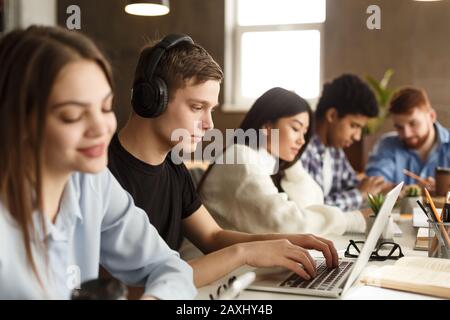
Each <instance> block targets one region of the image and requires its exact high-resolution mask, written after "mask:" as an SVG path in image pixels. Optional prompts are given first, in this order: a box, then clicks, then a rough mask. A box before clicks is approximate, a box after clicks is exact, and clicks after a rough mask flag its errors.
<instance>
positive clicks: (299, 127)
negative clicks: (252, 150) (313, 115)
mask: <svg viewBox="0 0 450 320" xmlns="http://www.w3.org/2000/svg"><path fill="white" fill-rule="evenodd" d="M308 127H309V115H308V113H307V112H302V113H298V114H296V115H294V116H291V117H284V118H280V119H278V120H277V122H276V123H275V124H274V125H270V124H269V125H266V126H265V127H264V128H265V129H268V139H267V149H268V151H269V152H270V153H271V154H273V155H275V156H277V157H278V158H280V159H281V160H283V161H287V162H290V161H293V160H294V159H295V157H296V156H297V155H298V153H299V152H300V150H301V149H302V147H303V146H304V145H305V135H306V133H307V131H308ZM270 129H278V130H279V148H278V149H279V150H278V151H275V150H271V148H270V147H271V145H272V141H271V139H272V134H271V131H270Z"/></svg>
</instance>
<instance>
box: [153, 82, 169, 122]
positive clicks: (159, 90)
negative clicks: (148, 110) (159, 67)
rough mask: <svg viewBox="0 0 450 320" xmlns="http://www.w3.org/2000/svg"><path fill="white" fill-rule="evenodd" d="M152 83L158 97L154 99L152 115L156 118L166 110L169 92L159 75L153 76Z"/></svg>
mask: <svg viewBox="0 0 450 320" xmlns="http://www.w3.org/2000/svg"><path fill="white" fill-rule="evenodd" d="M152 84H153V85H154V90H155V91H156V95H157V96H158V98H157V99H155V102H156V104H155V108H154V109H153V115H152V117H154V118H156V117H158V116H159V115H161V114H163V113H164V111H166V109H167V104H168V103H169V92H168V89H167V84H166V82H165V81H164V80H163V79H161V78H160V77H155V78H154V79H153V81H152Z"/></svg>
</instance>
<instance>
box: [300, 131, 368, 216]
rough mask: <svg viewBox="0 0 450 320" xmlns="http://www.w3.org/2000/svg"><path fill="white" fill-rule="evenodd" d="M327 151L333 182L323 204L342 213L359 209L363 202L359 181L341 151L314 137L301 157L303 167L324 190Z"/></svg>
mask: <svg viewBox="0 0 450 320" xmlns="http://www.w3.org/2000/svg"><path fill="white" fill-rule="evenodd" d="M327 149H328V152H329V153H330V156H331V163H332V172H333V182H332V186H331V190H330V192H329V193H328V194H326V195H325V203H326V204H328V205H332V206H336V207H338V208H340V209H341V210H343V211H351V210H357V209H359V208H360V206H361V205H362V202H363V198H362V196H361V193H360V192H359V190H358V189H357V185H358V182H359V181H358V179H357V178H356V174H355V171H354V170H353V168H352V166H351V165H350V163H349V162H348V160H347V157H346V156H345V153H344V151H343V150H342V149H337V148H330V147H325V145H323V144H322V142H320V139H319V137H318V136H317V135H314V136H313V137H312V138H311V141H310V142H309V144H308V146H307V147H306V149H305V151H304V152H303V154H302V156H301V161H302V164H303V167H304V168H305V170H306V171H308V172H309V174H310V175H311V176H312V177H313V178H314V180H316V182H317V183H318V184H319V185H320V187H321V188H322V190H324V185H323V184H324V183H323V157H324V155H325V150H327Z"/></svg>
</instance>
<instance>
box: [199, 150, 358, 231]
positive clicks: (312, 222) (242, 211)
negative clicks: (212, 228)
mask: <svg viewBox="0 0 450 320" xmlns="http://www.w3.org/2000/svg"><path fill="white" fill-rule="evenodd" d="M230 152H231V153H233V152H234V153H235V154H234V157H236V159H237V160H238V161H239V163H240V164H215V165H214V166H213V168H212V169H211V170H210V172H209V174H208V176H207V178H206V180H205V181H204V184H203V187H202V190H200V195H201V197H202V200H203V203H204V205H205V206H206V208H207V209H208V210H209V212H210V213H211V214H212V215H213V217H214V218H215V219H216V221H217V222H218V223H219V224H220V225H221V226H222V227H223V228H225V229H232V230H238V231H244V232H250V233H269V232H282V233H314V234H317V235H325V234H337V235H341V234H343V233H344V232H364V231H365V228H366V225H365V220H364V217H363V215H362V214H361V213H360V212H359V211H353V212H342V211H341V210H340V209H338V208H336V207H331V206H327V205H324V199H323V198H324V196H323V192H322V190H321V188H320V186H319V185H318V184H317V183H316V182H315V181H314V180H313V179H312V178H311V176H310V175H309V174H308V173H307V172H306V171H305V170H304V169H303V167H302V166H301V162H300V161H297V163H296V164H295V165H294V166H292V167H290V168H289V169H287V170H286V171H285V176H284V178H283V180H282V181H281V186H282V188H283V190H284V191H285V192H283V193H280V192H279V191H278V189H277V187H276V186H275V184H274V183H273V181H272V178H271V177H270V175H271V174H273V173H274V167H275V165H276V160H275V158H274V157H273V156H271V155H270V154H269V153H268V152H267V151H266V150H265V149H260V150H259V151H256V150H254V149H252V148H250V147H247V146H244V145H233V146H231V147H229V148H228V149H227V150H226V154H227V156H230Z"/></svg>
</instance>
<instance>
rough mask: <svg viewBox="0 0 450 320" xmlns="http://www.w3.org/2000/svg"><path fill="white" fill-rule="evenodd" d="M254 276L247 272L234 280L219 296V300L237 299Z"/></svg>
mask: <svg viewBox="0 0 450 320" xmlns="http://www.w3.org/2000/svg"><path fill="white" fill-rule="evenodd" d="M255 277H256V274H255V273H254V272H252V271H251V272H247V273H244V274H243V275H241V276H239V277H237V278H236V280H234V281H233V283H232V284H231V285H230V287H229V288H228V289H227V290H225V291H224V293H223V294H221V295H220V296H219V297H218V299H219V300H232V299H234V298H236V297H237V295H238V294H239V293H240V292H241V291H243V290H244V289H245V288H247V287H248V286H249V285H250V284H251V283H252V282H253V281H254V280H255Z"/></svg>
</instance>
